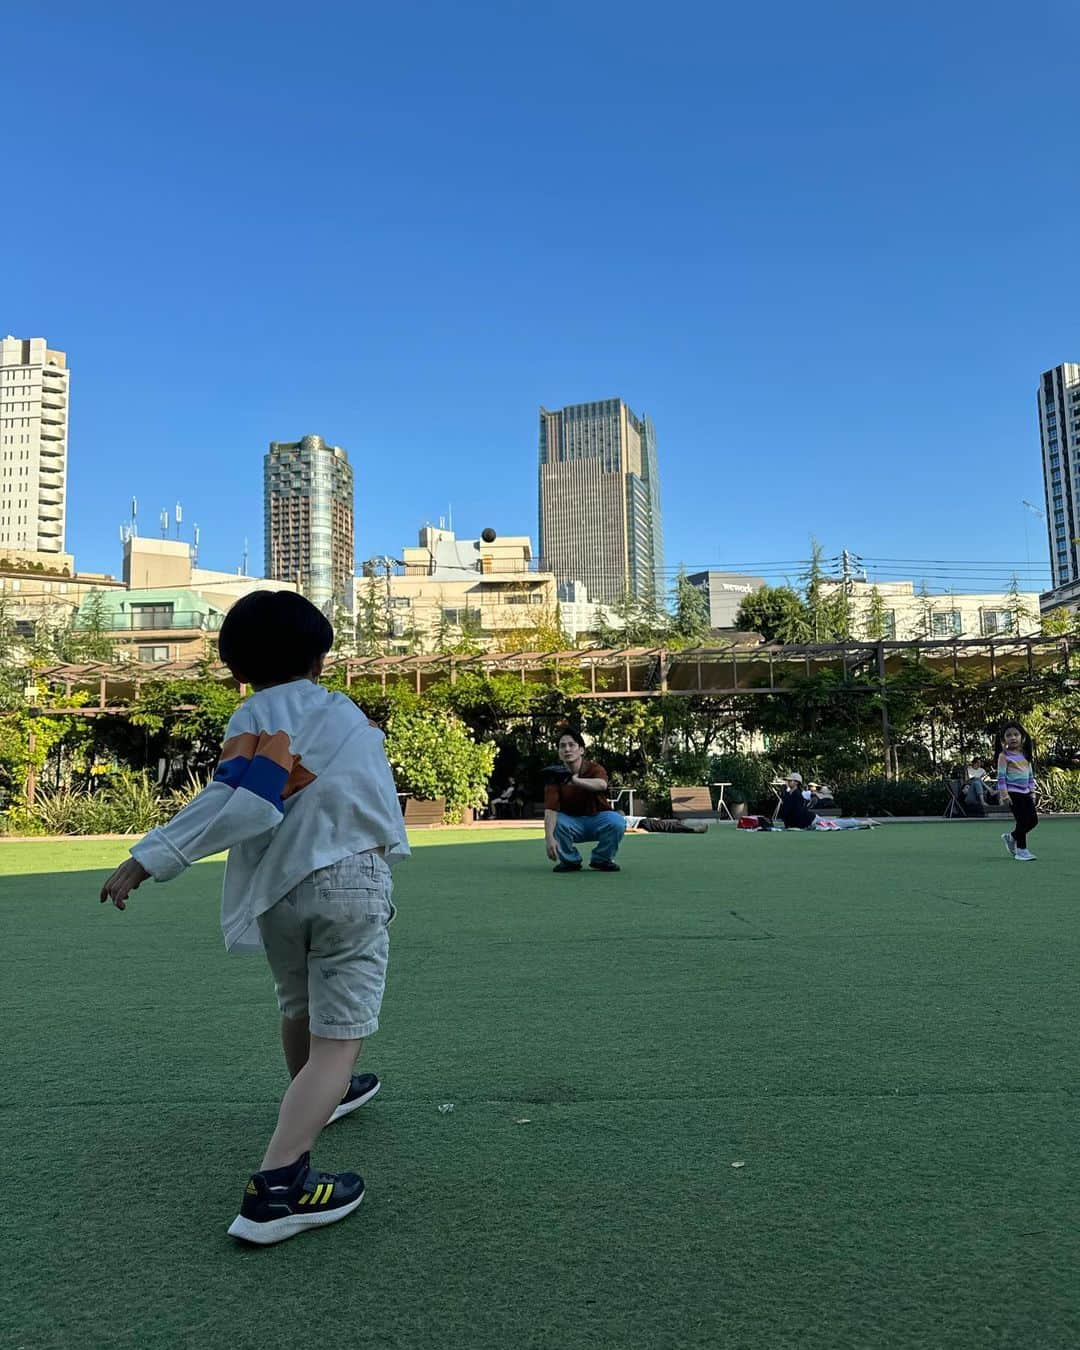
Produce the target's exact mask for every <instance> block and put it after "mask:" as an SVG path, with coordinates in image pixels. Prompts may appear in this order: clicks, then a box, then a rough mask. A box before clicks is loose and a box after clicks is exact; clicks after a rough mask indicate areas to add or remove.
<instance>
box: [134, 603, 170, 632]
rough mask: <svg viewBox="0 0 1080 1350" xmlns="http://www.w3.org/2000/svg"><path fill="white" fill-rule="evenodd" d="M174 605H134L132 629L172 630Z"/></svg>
mask: <svg viewBox="0 0 1080 1350" xmlns="http://www.w3.org/2000/svg"><path fill="white" fill-rule="evenodd" d="M174 608H175V607H174V606H173V605H172V604H157V605H132V606H131V626H132V628H171V627H172V626H173V609H174Z"/></svg>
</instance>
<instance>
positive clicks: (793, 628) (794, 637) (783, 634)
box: [735, 586, 812, 642]
mask: <svg viewBox="0 0 1080 1350" xmlns="http://www.w3.org/2000/svg"><path fill="white" fill-rule="evenodd" d="M735 623H736V625H737V626H738V627H739V628H740V629H741V630H742V631H743V632H745V633H760V634H761V636H762V637H763V638H764V639H765V641H766V642H807V641H808V640H810V636H811V631H812V630H811V626H810V616H809V613H808V612H807V608H806V604H805V602H804V601H803V598H802V596H801V595H799V593H798V592H797V591H795V590H793V589H792V588H791V587H790V586H762V588H761V589H760V590H759V591H753V592H752V593H751V594H750V595H748V596H746V597H745V598H744V599H743V601H742V604H740V606H739V612H738V614H737V615H736V616H735Z"/></svg>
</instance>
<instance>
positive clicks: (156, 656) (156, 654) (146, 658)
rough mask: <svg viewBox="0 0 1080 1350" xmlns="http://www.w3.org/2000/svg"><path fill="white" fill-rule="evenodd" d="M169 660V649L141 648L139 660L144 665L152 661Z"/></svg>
mask: <svg viewBox="0 0 1080 1350" xmlns="http://www.w3.org/2000/svg"><path fill="white" fill-rule="evenodd" d="M168 659H169V649H168V647H140V648H139V660H140V661H142V662H143V663H148V662H150V661H167V660H168Z"/></svg>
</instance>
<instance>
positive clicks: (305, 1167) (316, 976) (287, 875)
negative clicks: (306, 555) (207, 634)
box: [101, 591, 409, 1245]
mask: <svg viewBox="0 0 1080 1350" xmlns="http://www.w3.org/2000/svg"><path fill="white" fill-rule="evenodd" d="M333 640H334V630H333V628H332V627H331V626H330V624H329V622H328V621H327V619H326V618H325V616H324V615H323V614H322V613H320V611H319V610H317V609H316V608H315V606H314V605H313V604H311V603H310V601H308V600H305V599H304V598H303V597H302V596H299V595H295V594H293V593H292V592H289V591H255V592H253V593H252V594H250V595H247V596H245V597H244V598H243V599H242V600H239V601H238V602H237V603H236V604H235V605H234V606H233V608H232V609H231V610H230V611H229V613H228V614H227V615H226V618H225V622H224V623H223V624H222V627H221V635H220V639H219V649H220V652H221V659H222V660H223V661H224V662H225V664H226V665H227V666H228V667H229V669H230V670H231V671H232V673H233V675H234V676H235V677H236V679H237V680H239V681H240V682H241V683H243V684H250V685H251V686H253V688H254V691H255V692H254V693H253V694H252V696H251V697H250V698H249V699H248V700H247V702H245V703H243V704H242V705H241V706H240V707H239V708H238V709H237V711H236V712H235V713H234V714H233V717H232V719H231V720H230V722H229V725H228V728H227V729H226V732H225V744H224V745H223V746H222V750H221V760H220V762H219V764H218V767H217V772H216V773H215V774H214V778H213V781H212V782H211V783H210V784H209V786H208V787H207V788H206V789H205V790H204V791H203V792H201V793H200V794H199V795H198V796H197V797H196V798H195V799H194V801H192V802H191V803H189V805H187V806H186V807H184V809H183V810H182V811H180V812H179V814H177V815H176V816H174V817H173V819H172V820H171V821H170V822H169V823H168V824H167V825H164V826H162V827H161V828H159V829H156V830H152V831H151V832H150V834H148V835H147V836H146V838H145V839H143V840H142V841H141V842H140V843H138V844H136V845H135V846H134V848H132V850H131V853H132V857H131V858H129V859H128V861H127V862H125V863H122V864H121V866H120V867H118V868H117V869H116V871H115V872H114V873H113V874H112V876H111V877H109V879H108V881H106V882H105V885H104V886H103V887H102V889H101V899H102V901H103V902H104V901H107V900H111V901H112V903H113V904H114V905H115V906H116V908H117V909H120V910H122V909H125V908H126V907H127V900H128V896H129V895H130V894H131V892H132V891H133V890H135V889H136V887H138V886H140V885H141V884H142V882H144V881H145V880H146V879H147V878H148V877H153V878H154V879H155V880H156V881H169V880H170V879H171V878H173V877H175V876H178V875H179V874H180V873H181V872H182V871H183V870H184V868H186V867H188V866H190V864H191V863H193V862H195V861H197V860H198V859H199V858H206V857H209V856H210V855H211V854H214V853H220V852H221V851H222V850H223V849H228V851H229V859H228V863H227V865H226V868H225V884H224V892H223V895H222V903H221V921H222V928H223V931H224V935H225V946H226V948H227V949H228V950H229V951H263V950H264V951H265V953H266V958H267V961H268V962H269V964H270V969H271V971H272V972H273V976H274V982H275V984H276V986H277V998H278V1006H279V1009H280V1011H281V1015H282V1016H281V1041H282V1046H283V1049H284V1052H285V1063H286V1065H287V1067H288V1070H289V1073H290V1075H291V1077H292V1082H291V1084H290V1086H289V1088H288V1090H287V1091H286V1093H285V1095H284V1097H283V1099H282V1102H281V1109H280V1112H279V1115H278V1122H277V1128H276V1129H275V1130H274V1133H273V1136H272V1138H271V1139H270V1142H269V1144H268V1145H267V1147H266V1152H265V1154H264V1156H263V1160H262V1164H261V1166H260V1168H259V1170H258V1171H257V1172H256V1173H254V1174H253V1175H252V1177H251V1178H250V1180H249V1181H248V1183H247V1186H246V1188H245V1190H244V1196H243V1201H242V1203H241V1206H240V1213H239V1214H238V1215H237V1217H236V1219H235V1220H234V1221H233V1223H232V1225H231V1226H230V1228H229V1232H230V1233H231V1234H232V1236H233V1237H236V1238H239V1239H241V1240H244V1241H247V1242H253V1243H258V1244H260V1245H266V1244H269V1243H273V1242H280V1241H282V1239H284V1238H290V1237H294V1236H295V1235H296V1234H297V1233H300V1232H303V1231H304V1230H305V1229H307V1228H312V1227H318V1226H321V1225H323V1224H328V1223H334V1222H335V1221H336V1220H338V1219H343V1218H345V1217H346V1215H348V1214H351V1213H352V1212H353V1210H355V1209H356V1207H357V1206H358V1205H359V1204H360V1201H361V1200H362V1199H363V1197H364V1181H363V1178H362V1177H360V1176H358V1175H357V1174H356V1173H353V1172H342V1173H339V1174H334V1173H330V1172H320V1171H317V1170H316V1169H315V1168H314V1167H312V1165H311V1157H310V1151H311V1148H312V1145H313V1144H314V1142H315V1139H316V1138H317V1136H318V1135H319V1132H320V1131H321V1130H322V1128H323V1126H325V1125H327V1124H329V1123H330V1122H331V1121H334V1120H338V1119H340V1118H341V1117H342V1116H344V1115H347V1114H348V1113H349V1112H351V1111H353V1110H355V1109H356V1108H357V1107H358V1106H361V1105H363V1103H364V1102H366V1101H368V1100H370V1098H372V1097H373V1096H374V1095H375V1093H376V1092H378V1090H379V1080H378V1078H376V1076H375V1075H374V1074H370V1073H369V1074H353V1072H352V1069H353V1064H354V1062H355V1060H356V1057H357V1055H358V1054H359V1052H360V1048H361V1046H362V1044H363V1042H364V1038H365V1037H367V1036H371V1035H372V1034H373V1033H374V1032H375V1031H377V1030H378V1027H379V1008H380V1006H381V1003H382V997H383V988H384V986H385V982H386V963H387V957H388V952H389V938H388V934H387V926H388V925H389V923H390V921H391V919H392V918H393V916H394V907H393V905H392V903H391V900H390V896H391V891H392V883H391V878H390V865H391V864H393V863H395V862H397V861H399V860H400V859H402V858H405V857H407V856H408V853H409V846H408V843H407V840H406V836H405V827H404V824H403V821H402V815H401V808H400V806H399V805H398V799H397V794H396V791H395V788H394V780H393V777H392V775H391V773H390V766H389V764H388V763H387V760H386V753H385V751H384V749H383V735H382V732H381V731H379V730H378V728H377V727H375V726H374V725H373V724H372V723H371V722H369V721H368V719H367V718H366V717H365V716H364V714H363V713H362V712H361V711H360V710H359V708H357V706H356V705H355V704H354V703H353V702H352V700H351V699H349V698H346V696H345V695H344V694H331V693H330V692H329V691H328V690H326V689H324V688H322V686H321V685H319V684H318V679H319V676H320V675H321V674H322V667H323V661H324V658H325V656H326V653H327V652H328V651H329V650H330V648H331V646H332V644H333Z"/></svg>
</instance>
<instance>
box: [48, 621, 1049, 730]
mask: <svg viewBox="0 0 1080 1350" xmlns="http://www.w3.org/2000/svg"><path fill="white" fill-rule="evenodd" d="M1071 649H1072V640H1071V639H1070V638H1068V637H1043V636H1040V635H1032V636H1030V637H994V638H946V639H934V640H918V641H906V642H888V641H880V642H854V641H852V642H832V643H812V644H799V645H783V644H780V643H766V642H762V641H761V640H760V639H758V638H757V637H756V636H755V635H753V634H737V635H735V636H734V637H733V638H732V639H731V640H730V641H727V642H723V643H713V644H709V645H708V646H700V647H690V648H684V649H682V650H679V651H669V650H667V649H665V648H663V647H591V648H584V649H574V650H568V651H559V652H539V651H535V652H512V653H508V652H481V653H479V654H477V655H475V656H452V655H443V654H418V655H401V656H350V657H340V658H337V659H334V660H331V661H329V662H328V663H327V667H326V668H327V670H328V671H339V670H340V671H343V673H344V683H345V687H346V688H351V687H352V686H353V685H354V684H356V683H358V682H363V681H374V682H376V683H377V684H378V685H379V686H380V688H381V689H382V690H384V691H385V690H386V689H387V688H389V687H390V685H392V684H394V683H408V685H409V686H410V687H411V688H412V689H413V690H414V691H415V692H416V693H423V692H424V690H425V689H428V688H430V687H431V686H432V685H433V684H436V683H439V682H442V681H448V682H449V683H450V684H454V683H456V682H457V680H458V678H459V676H460V675H462V674H463V673H465V672H477V673H480V674H484V675H494V674H500V675H507V674H509V675H516V676H518V677H519V678H520V680H521V683H522V684H523V685H528V684H533V685H536V684H540V685H544V686H547V687H550V688H553V689H558V688H561V687H562V684H563V681H564V679H565V678H566V676H567V675H569V674H571V673H573V674H577V675H580V676H582V677H583V678H584V681H585V686H586V687H585V689H584V691H583V692H580V693H577V694H576V697H581V698H585V699H616V698H660V697H664V696H667V695H671V694H675V695H682V696H686V697H697V696H708V697H716V698H731V697H735V696H743V695H750V696H755V695H759V694H784V693H791V692H792V690H793V689H794V688H796V687H797V685H798V683H799V681H800V680H803V679H807V678H810V677H812V676H813V675H815V674H820V673H822V672H823V671H827V670H832V671H836V672H838V673H839V674H841V676H842V678H843V681H844V684H845V685H846V686H848V687H850V688H852V689H853V690H854V689H865V690H868V691H873V692H881V691H883V689H884V686H885V682H886V678H887V676H889V675H892V674H895V673H897V672H898V671H900V670H901V669H907V670H910V669H912V668H913V667H914V668H916V669H917V668H919V667H920V666H925V667H926V668H927V670H928V671H929V670H941V669H943V668H944V669H949V670H951V671H952V672H954V673H955V674H960V673H961V672H967V673H969V674H971V675H974V676H975V677H976V679H977V680H978V681H979V682H985V683H988V684H993V683H994V682H996V681H997V680H999V679H1001V678H1004V677H1016V676H1020V677H1030V678H1034V677H1036V676H1038V675H1040V674H1042V673H1045V672H1047V671H1050V670H1064V671H1068V669H1069V662H1070V657H1071ZM192 678H210V679H213V680H219V681H221V682H222V683H226V684H231V685H233V686H236V681H235V680H234V679H233V677H232V675H231V674H230V673H229V671H228V669H227V668H226V667H224V666H216V667H213V668H211V670H210V671H209V674H207V671H206V667H205V666H204V665H203V664H202V663H201V662H198V661H193V660H189V661H169V662H161V663H158V664H145V665H143V664H139V665H135V664H134V663H130V662H129V663H119V664H117V663H108V664H107V663H103V662H89V663H86V664H82V665H57V666H50V667H48V668H46V669H44V670H41V671H38V672H37V679H38V680H39V681H44V682H45V683H47V684H48V685H49V686H50V687H51V689H52V690H53V691H54V693H57V694H59V693H60V691H61V690H63V693H64V695H65V696H66V698H67V699H69V700H70V699H71V697H72V695H73V694H75V693H77V692H78V693H82V694H87V693H88V694H90V696H91V697H90V701H89V702H88V703H86V704H85V705H84V706H83V707H70V706H69V707H65V706H64V705H63V703H61V704H60V705H59V706H57V707H51V708H49V710H48V711H49V713H50V714H55V713H58V712H70V713H73V714H77V715H82V716H88V717H97V716H102V715H114V716H116V715H123V714H124V713H126V712H127V711H128V709H129V708H130V706H131V705H132V704H133V703H135V702H136V701H137V700H138V698H139V694H140V692H141V689H142V686H143V685H144V684H146V683H147V682H149V681H160V680H169V679H192Z"/></svg>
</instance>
